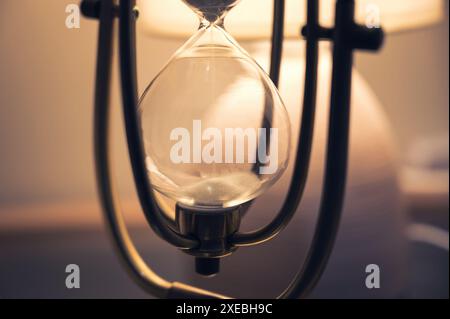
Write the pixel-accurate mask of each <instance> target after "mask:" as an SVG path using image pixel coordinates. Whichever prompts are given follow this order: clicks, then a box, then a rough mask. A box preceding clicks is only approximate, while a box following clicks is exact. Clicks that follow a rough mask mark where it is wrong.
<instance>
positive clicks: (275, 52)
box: [270, 0, 285, 87]
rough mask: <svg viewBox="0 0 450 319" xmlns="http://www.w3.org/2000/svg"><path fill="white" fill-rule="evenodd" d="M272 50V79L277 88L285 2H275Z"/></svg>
mask: <svg viewBox="0 0 450 319" xmlns="http://www.w3.org/2000/svg"><path fill="white" fill-rule="evenodd" d="M273 11H274V12H273V22H272V24H273V26H272V49H271V54H270V78H271V79H272V82H273V83H274V84H275V86H277V87H278V85H279V82H280V70H281V57H282V55H283V38H284V17H285V14H284V11H285V0H274V6H273Z"/></svg>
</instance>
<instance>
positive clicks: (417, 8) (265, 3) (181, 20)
mask: <svg viewBox="0 0 450 319" xmlns="http://www.w3.org/2000/svg"><path fill="white" fill-rule="evenodd" d="M335 2H336V0H320V6H321V9H320V20H321V23H322V25H324V26H332V25H333V20H334V6H335ZM138 4H139V8H140V10H141V19H140V25H141V26H142V27H143V28H144V30H146V31H147V32H149V33H150V34H152V35H153V36H162V37H175V38H180V37H188V36H190V35H192V34H193V32H194V31H195V30H196V29H197V27H198V20H197V19H196V18H195V16H194V13H193V12H192V10H191V9H189V8H188V7H187V6H186V5H185V4H184V3H183V1H181V0H164V1H161V0H140V1H139V2H138ZM444 8H445V4H444V0H356V20H357V21H358V22H359V23H361V24H368V23H377V22H380V23H381V24H382V25H383V27H384V28H385V30H386V31H387V32H396V31H403V30H409V29H414V28H420V27H424V26H428V25H430V24H433V23H436V22H438V21H440V20H442V18H443V16H444ZM272 12H273V0H242V1H241V2H240V3H239V4H238V5H237V6H236V7H235V8H234V9H233V10H232V11H231V12H230V13H229V15H228V17H227V19H226V27H227V30H228V31H229V32H230V33H231V34H232V35H233V36H235V37H237V38H240V39H245V40H251V39H266V38H269V37H270V34H271V25H272ZM305 22H306V0H286V25H285V28H286V31H285V34H286V36H287V37H298V36H299V30H300V27H301V26H303V25H304V24H305Z"/></svg>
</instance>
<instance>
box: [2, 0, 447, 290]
mask: <svg viewBox="0 0 450 319" xmlns="http://www.w3.org/2000/svg"><path fill="white" fill-rule="evenodd" d="M143 1H146V0H143ZM148 1H149V3H151V4H150V7H149V8H147V7H146V5H148V3H147V4H146V5H143V6H142V8H143V11H142V19H140V22H139V23H140V27H139V32H138V73H139V84H140V92H142V90H143V89H144V88H145V86H146V85H147V83H149V82H150V81H151V80H152V79H153V77H154V76H155V75H156V74H157V72H158V71H159V70H160V69H161V68H162V66H163V65H164V64H165V63H166V62H167V60H168V59H169V58H170V56H171V55H172V54H173V53H174V52H175V51H176V50H177V49H178V48H179V47H180V46H181V45H182V44H183V43H184V42H185V41H186V40H187V38H188V36H186V35H185V34H184V33H185V32H186V33H190V32H187V31H186V28H184V27H183V32H179V33H177V32H173V27H174V26H173V23H174V22H173V20H174V19H175V20H176V19H177V17H178V16H177V14H178V12H176V11H169V12H167V13H166V12H161V11H162V9H160V8H158V11H152V10H151V9H152V5H153V6H154V8H155V6H156V7H158V4H161V3H162V1H159V0H148ZM173 1H175V0H172V2H173ZM246 1H251V0H243V1H242V4H244V3H245V2H246ZM264 1H265V2H266V3H265V4H264V5H267V3H269V6H268V7H269V8H270V3H271V1H269V0H264ZM291 1H292V2H293V1H295V0H291ZM141 2H142V1H141ZM168 2H170V1H168ZM177 2H180V1H177ZM261 2H262V1H261ZM300 2H301V1H300ZM369 2H370V1H369ZM373 2H375V3H376V2H379V1H373ZM381 2H383V1H381ZM400 2H401V3H403V7H404V8H408V1H399V3H400ZM425 2H426V1H425ZM431 2H432V1H431ZM431 2H430V3H431ZM73 3H76V2H75V1H71V0H60V1H54V0H41V1H39V4H37V2H36V1H32V0H22V1H20V2H19V1H13V0H2V1H1V2H0V61H1V62H0V154H1V166H0V298H77V297H88V298H94V297H97V298H116V297H121V298H133V297H142V298H146V297H148V296H147V295H145V294H144V293H143V292H141V290H140V289H139V288H138V287H137V286H135V285H134V284H133V282H132V281H131V280H130V279H129V278H128V277H127V274H126V273H125V272H124V271H123V269H122V268H121V267H120V264H119V262H118V259H117V258H116V256H115V254H114V251H113V249H112V245H111V244H110V242H109V239H108V236H107V233H106V231H105V228H104V226H103V221H102V215H101V208H100V206H99V203H98V200H97V194H96V183H95V171H94V162H93V141H92V136H93V127H92V125H93V95H94V91H93V89H94V76H95V74H94V71H95V63H96V61H95V56H96V48H97V26H98V23H97V22H96V21H92V20H86V19H82V20H81V25H80V28H79V29H68V28H67V27H66V25H65V21H66V18H67V16H68V13H66V7H67V5H69V4H73ZM180 3H181V2H180ZM436 3H438V6H437V7H435V8H432V9H430V10H434V11H433V12H437V14H435V15H434V16H433V18H432V19H430V21H429V22H427V23H423V24H421V25H420V27H411V28H409V27H408V28H403V27H395V28H393V29H392V32H390V33H389V34H388V35H387V38H386V44H385V47H384V48H383V50H382V51H381V52H379V53H377V54H366V53H357V54H356V59H355V83H354V87H353V95H352V99H353V109H354V111H353V115H352V117H353V118H352V135H351V156H350V172H349V183H348V189H347V197H346V204H345V209H344V217H343V220H342V227H341V229H340V232H339V235H338V242H337V244H336V249H335V251H334V253H333V255H332V258H331V261H330V264H329V266H328V268H327V270H326V273H325V275H324V277H323V279H322V280H321V282H320V284H319V286H318V288H317V289H316V291H315V292H314V294H313V297H316V298H448V154H449V149H448V144H449V141H448V117H449V114H448V112H449V91H448V87H449V74H448V70H449V64H448V59H449V51H448V38H449V34H448V30H449V25H448V7H449V3H448V1H437V2H436ZM180 5H181V6H182V4H180ZM403 7H402V5H400V8H403ZM382 8H383V7H382ZM436 8H437V9H436ZM238 9H239V8H238V7H237V8H236V13H235V17H233V19H232V20H231V19H230V22H229V24H230V32H231V33H232V34H233V35H236V36H237V38H238V39H240V38H241V40H242V41H241V44H242V46H243V47H244V48H246V49H247V50H248V51H249V52H250V53H251V54H252V55H253V56H254V57H255V59H256V60H257V61H258V62H259V63H260V64H261V65H262V66H263V67H265V68H266V69H267V66H268V54H269V52H270V46H269V41H268V39H267V36H266V35H265V34H258V35H255V36H254V37H253V38H252V37H251V36H249V35H248V34H245V32H243V34H242V35H240V34H239V28H241V30H243V29H242V28H244V27H239V25H237V24H238V22H235V21H236V19H237V18H236V17H238V16H239V14H238V11H237V10H238ZM326 9H327V8H326ZM328 9H329V8H328ZM146 10H149V11H146ZM180 10H181V9H180ZM186 10H187V13H183V14H190V13H189V10H188V9H186ZM242 10H244V9H242ZM329 10H332V9H329ZM436 10H437V11H436ZM406 11H407V10H406ZM155 12H157V13H158V14H157V15H158V16H160V17H164V15H165V14H167V15H168V18H167V21H166V22H165V23H167V28H164V24H163V23H162V22H161V23H159V21H158V25H159V26H160V28H155V26H154V25H152V24H149V23H146V21H152V20H151V19H152V18H154V15H155ZM180 12H181V11H180ZM259 12H261V16H264V12H265V11H264V10H262V11H259ZM289 12H291V13H292V12H293V11H292V10H290V11H289ZM327 12H328V11H327ZM146 14H150V18H149V19H150V20H146ZM180 14H181V13H180ZM407 14H412V13H407ZM270 15H271V13H270V11H269V12H267V20H268V22H267V25H269V22H270ZM406 17H408V15H406ZM191 18H192V20H189V21H190V22H191V23H193V24H194V25H195V22H196V20H195V16H194V15H193V14H192V15H191ZM410 19H413V18H410ZM407 20H408V19H407ZM252 21H253V20H252ZM394 21H396V20H394ZM244 22H245V21H244ZM297 22H298V21H296V20H294V21H292V23H293V24H294V25H295V23H297ZM289 23H291V21H289ZM381 23H382V24H383V11H381ZM161 25H162V27H161ZM233 25H234V27H233ZM175 27H176V26H175ZM290 27H291V25H289V27H288V28H287V32H291V30H292V29H291V28H290ZM298 27H300V24H298ZM180 28H181V27H180ZM297 29H298V28H297ZM297 29H295V28H294V30H297ZM175 30H176V28H175ZM189 30H192V33H193V32H194V31H195V27H194V28H193V29H189ZM288 38H289V39H288V40H287V41H286V45H285V52H284V55H285V58H284V63H285V64H284V66H283V70H282V80H281V88H280V90H281V95H282V97H283V98H284V100H285V102H286V106H287V109H288V111H289V113H290V115H291V118H292V122H293V129H294V131H295V132H297V129H298V122H299V120H298V119H299V116H300V111H301V101H302V100H301V97H302V86H303V77H304V74H303V70H304V42H303V41H302V40H295V39H293V36H292V34H289V35H288ZM329 53H330V50H329V47H328V45H327V44H323V45H322V46H321V54H322V58H321V62H320V72H319V74H320V80H319V101H318V104H319V105H318V108H319V109H318V119H317V135H316V138H315V141H314V152H313V165H312V168H311V174H310V178H309V182H308V188H307V192H306V195H305V200H304V202H303V203H302V205H301V207H300V209H299V211H298V214H297V216H296V217H295V219H294V221H293V222H292V223H291V224H290V225H289V227H288V228H287V229H286V231H285V232H283V233H282V234H281V235H280V236H279V237H277V238H276V239H275V240H273V241H271V242H270V243H268V244H264V245H262V246H258V247H255V248H243V249H240V250H239V251H238V252H237V253H236V254H235V255H233V256H231V257H228V258H227V259H226V261H225V263H224V266H223V273H221V274H220V275H219V276H218V277H216V278H214V279H213V280H210V281H206V280H204V279H202V278H199V277H198V276H196V275H195V274H194V271H193V261H192V260H191V259H190V258H189V256H185V255H184V254H182V253H181V252H179V251H176V249H174V248H172V247H170V246H169V245H168V244H166V243H164V242H163V241H161V240H160V239H158V238H156V236H154V235H153V234H152V233H151V231H150V229H149V228H148V226H147V224H146V222H145V220H144V218H143V216H142V213H141V212H140V209H139V206H138V204H137V200H136V198H135V195H134V187H133V183H132V179H131V172H130V169H129V163H128V159H127V149H126V144H125V140H124V133H123V125H122V118H121V115H120V106H121V105H120V90H119V86H118V77H117V75H118V74H117V63H116V65H115V74H114V77H113V96H112V104H113V108H114V109H115V114H114V127H115V131H114V139H115V142H114V147H115V157H116V163H115V165H116V172H117V178H118V180H119V186H120V191H121V194H122V197H123V207H124V210H125V214H126V219H127V221H128V224H129V226H130V229H131V231H132V233H133V238H135V240H136V242H137V244H138V246H139V248H140V250H141V252H142V253H143V255H144V256H145V258H146V260H147V261H148V262H149V263H150V264H151V265H152V266H153V267H155V269H156V270H157V271H160V272H161V273H162V274H163V275H165V276H167V277H168V278H170V279H171V280H177V281H189V282H194V283H197V284H199V285H201V286H203V287H208V288H211V289H214V290H216V291H221V292H224V293H228V294H233V295H236V296H238V297H245V296H247V297H249V296H253V297H261V298H268V297H271V296H273V295H275V294H277V293H279V292H280V291H281V290H282V289H283V287H285V286H286V285H287V283H288V282H289V279H290V278H291V277H292V276H293V275H294V273H295V271H296V269H297V267H298V266H299V265H300V264H301V263H302V261H303V258H304V256H305V253H306V250H307V247H308V244H309V241H310V238H311V235H312V232H313V227H314V224H315V217H316V213H317V209H318V207H317V205H318V201H319V196H320V187H321V179H322V169H323V153H324V138H325V133H326V116H327V106H328V102H329V99H328V94H329V83H330V70H331V69H330V68H331V64H330V56H329ZM290 169H292V163H291V165H290ZM290 172H291V171H290V170H289V171H288V173H287V175H286V176H285V177H284V178H283V179H282V180H280V181H279V182H278V184H277V185H276V186H275V187H274V188H273V189H272V190H271V191H270V192H269V193H267V194H265V195H264V196H262V197H261V198H260V199H258V201H257V203H256V204H255V206H254V207H253V208H252V211H251V212H250V213H249V215H248V216H247V218H246V220H245V221H244V227H245V228H248V229H250V228H254V227H257V226H258V225H262V224H263V223H264V222H267V221H268V220H269V219H270V217H271V216H273V215H274V214H275V212H276V210H277V209H278V208H279V206H280V205H281V203H282V200H283V198H284V195H285V194H286V189H287V185H288V182H289V173H290ZM68 264H78V265H79V266H80V268H81V288H80V289H75V290H68V289H67V288H66V287H65V277H66V275H67V274H66V273H65V267H66V265H68ZM369 264H377V265H379V266H380V269H381V278H382V285H381V288H380V289H376V290H368V289H367V288H366V287H365V284H364V282H365V276H366V275H367V274H366V273H365V267H366V265H369Z"/></svg>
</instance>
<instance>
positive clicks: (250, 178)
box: [82, 0, 382, 298]
mask: <svg viewBox="0 0 450 319" xmlns="http://www.w3.org/2000/svg"><path fill="white" fill-rule="evenodd" d="M183 1H184V3H186V4H187V5H188V6H189V7H190V8H192V9H193V11H194V12H195V13H196V14H197V15H198V17H199V19H200V27H199V29H198V31H197V32H196V33H195V34H194V35H193V36H192V37H191V38H190V39H189V40H188V41H187V43H186V44H185V45H183V47H182V48H180V49H179V50H178V51H177V52H176V53H175V54H174V56H173V57H172V58H171V59H170V61H169V62H168V63H167V65H166V66H165V67H164V68H163V69H162V70H161V71H160V72H159V74H158V75H157V76H156V78H155V79H154V80H153V81H152V82H151V83H150V84H149V85H148V86H147V88H146V89H145V91H144V93H143V95H142V97H141V98H140V99H138V97H137V80H136V57H135V50H136V48H135V32H136V31H135V21H136V18H137V16H138V14H137V13H138V11H137V10H136V8H135V1H133V0H120V1H119V2H118V5H116V1H113V0H103V1H99V0H85V1H83V3H82V11H83V13H84V14H85V15H86V16H89V17H93V18H97V19H99V20H100V34H99V48H98V65H97V80H96V99H95V153H96V154H95V155H96V164H97V166H96V167H97V179H98V182H99V190H100V197H101V201H102V204H103V208H104V212H105V217H106V221H107V224H108V226H109V229H110V230H111V233H112V237H113V240H114V243H115V245H116V247H117V249H118V253H119V256H121V258H122V259H123V261H124V263H125V265H126V266H127V269H128V270H129V271H130V274H131V275H132V277H133V278H134V279H135V280H136V281H137V283H139V284H140V285H141V286H142V287H143V288H144V289H146V290H147V291H148V292H150V293H151V294H153V295H155V296H158V297H168V298H226V297H225V296H222V295H219V294H216V293H212V292H209V291H204V290H201V289H198V288H195V287H191V286H189V285H185V284H180V283H172V282H168V281H166V280H165V279H163V278H161V277H160V276H158V275H157V274H156V273H154V272H153V271H152V269H151V268H150V267H148V266H147V264H146V263H145V262H144V261H143V260H142V258H141V257H140V255H139V253H138V251H137V250H136V248H135V246H134V244H133V242H132V241H131V239H130V236H129V234H128V231H127V229H126V227H125V223H124V221H123V217H122V216H121V214H120V209H119V204H118V200H117V195H116V194H115V192H114V185H113V179H112V173H111V164H110V159H109V153H110V150H109V143H108V136H109V103H108V102H109V99H108V97H109V93H110V92H109V91H110V85H109V83H110V77H111V64H112V48H113V25H114V20H115V19H116V18H118V20H119V39H120V41H119V46H120V68H121V86H122V98H123V112H124V119H125V128H126V134H127V141H128V148H129V156H130V160H131V166H132V169H133V175H134V179H135V184H136V189H137V192H138V195H139V200H140V203H141V206H142V208H143V212H144V214H145V216H146V218H147V221H148V222H149V225H150V226H151V227H152V229H153V230H154V231H155V232H156V233H157V234H158V235H159V236H160V237H161V238H163V239H164V240H166V241H167V242H168V243H170V244H172V245H174V246H176V247H178V248H180V249H181V250H183V251H184V252H186V253H188V254H190V255H192V256H194V257H195V260H196V270H197V272H198V273H200V274H202V275H206V276H210V275H215V274H217V273H218V272H219V264H220V260H221V258H223V257H225V256H228V255H230V254H232V253H233V252H234V251H235V250H236V249H237V248H238V247H243V246H251V245H256V244H260V243H263V242H265V241H267V240H270V239H271V238H273V237H274V236H276V235H277V234H278V233H279V232H281V231H282V230H283V229H284V227H285V226H286V225H287V224H288V223H289V221H290V220H291V218H292V217H293V215H294V213H295V211H296V209H297V207H298V204H299V202H300V200H301V197H302V194H303V190H304V187H305V183H306V178H307V172H308V167H309V159H310V153H311V144H312V135H313V129H314V125H313V123H314V114H315V112H314V111H315V96H316V81H317V59H318V48H317V43H318V41H319V40H329V41H332V42H333V44H334V56H333V83H332V94H331V106H330V126H329V136H328V150H327V163H326V168H325V179H324V186H323V188H324V189H323V196H322V201H321V206H320V212H319V218H318V223H317V227H316V232H315V236H314V238H313V241H312V244H311V248H310V251H309V253H308V258H307V260H306V262H305V264H304V265H303V267H302V268H301V269H300V271H299V272H298V273H297V275H296V276H295V278H294V279H293V280H292V282H291V284H290V285H289V287H288V288H287V289H286V290H285V291H284V292H283V293H282V294H280V296H279V298H297V297H305V296H307V295H308V293H309V292H310V291H311V290H312V289H313V288H314V287H315V285H316V284H317V282H318V280H319V278H320V276H321V274H322V272H323V270H324V268H325V266H326V263H327V260H328V257H329V255H330V253H331V251H332V248H333V243H334V240H335V237H336V233H337V229H338V224H339V218H340V213H341V209H342V202H343V197H344V189H345V178H346V166H347V153H348V133H349V132H348V130H349V114H350V88H351V65H352V55H353V50H354V49H366V50H376V49H378V48H379V47H380V46H381V43H382V31H381V30H380V29H368V28H365V27H363V26H359V25H357V24H356V23H355V22H354V10H355V9H354V1H353V0H337V5H336V21H335V26H334V28H333V29H326V28H323V27H321V26H320V25H319V22H318V20H319V19H318V12H319V10H318V1H317V0H309V1H308V8H307V12H308V21H307V26H306V27H305V28H304V29H303V35H304V36H305V37H306V39H307V67H306V81H305V96H304V102H303V104H304V106H303V115H302V120H301V129H300V138H299V144H298V146H297V153H296V154H295V156H296V165H295V169H294V173H293V176H292V181H291V185H290V189H289V191H288V194H287V198H286V201H285V203H284V204H283V206H282V209H281V211H280V212H279V213H278V214H277V215H276V216H275V218H274V219H273V220H272V221H271V222H270V223H269V224H268V225H266V226H264V227H262V228H261V229H257V230H255V231H252V232H248V233H243V232H240V230H239V228H240V220H241V218H242V216H243V214H244V213H245V211H246V210H247V209H248V208H249V207H250V204H251V202H252V200H254V199H255V198H257V197H258V196H259V195H261V194H262V193H263V192H265V191H266V190H267V189H268V188H269V187H270V186H271V185H273V184H274V183H275V182H276V181H277V180H278V179H279V177H280V176H281V175H282V174H283V172H284V171H285V168H286V165H287V162H288V159H289V155H290V149H291V148H292V147H291V145H290V144H291V142H290V140H291V139H290V130H291V127H290V124H289V118H288V115H287V113H286V110H285V108H284V105H283V102H282V100H281V98H280V96H279V94H278V91H277V88H276V87H275V85H274V83H273V82H272V81H271V79H270V78H269V76H268V75H267V74H266V73H265V72H264V71H263V70H262V69H261V68H260V67H259V66H258V64H257V63H256V62H255V61H254V60H253V59H252V58H251V57H250V56H249V55H248V53H247V52H246V51H245V50H244V49H242V48H241V47H240V46H239V45H238V44H237V42H236V41H235V40H234V39H233V38H232V36H231V35H229V34H228V33H227V32H226V30H225V22H224V21H225V17H226V15H227V13H228V12H229V11H230V10H232V9H233V7H234V6H236V5H238V3H239V0H183ZM274 3H275V10H274V36H273V50H272V55H273V56H272V62H274V63H273V65H274V66H275V69H276V68H279V62H280V61H279V60H280V54H279V53H280V48H281V43H282V42H281V41H282V36H281V34H282V30H283V27H282V25H283V17H284V15H283V12H284V1H282V0H275V1H274ZM162 14H164V13H162ZM274 73H275V74H276V73H277V72H274ZM155 193H159V194H160V195H162V196H165V197H167V198H170V199H172V200H173V201H175V203H176V208H175V213H176V214H175V218H172V217H170V216H169V214H167V212H165V211H164V209H163V206H162V205H160V200H159V199H157V198H156V196H155Z"/></svg>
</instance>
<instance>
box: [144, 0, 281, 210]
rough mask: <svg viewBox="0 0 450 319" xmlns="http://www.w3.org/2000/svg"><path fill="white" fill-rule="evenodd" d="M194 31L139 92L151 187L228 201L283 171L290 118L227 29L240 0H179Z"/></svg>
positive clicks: (176, 196) (191, 199)
mask: <svg viewBox="0 0 450 319" xmlns="http://www.w3.org/2000/svg"><path fill="white" fill-rule="evenodd" d="M184 1H185V3H187V4H188V5H189V6H190V7H191V8H193V10H194V11H195V12H196V13H197V15H198V16H199V18H200V20H201V25H200V28H199V30H198V31H197V33H196V34H195V35H193V36H192V37H191V39H189V40H188V42H187V43H186V44H185V45H184V46H183V47H181V48H180V49H179V50H178V51H177V52H176V53H175V55H174V56H173V57H172V58H171V60H170V61H169V62H168V64H167V65H166V66H165V67H164V68H163V69H162V71H161V72H160V73H159V74H158V75H157V76H156V78H155V79H154V80H153V81H152V82H151V83H150V84H149V86H148V87H147V88H146V90H145V92H144V94H143V96H142V97H141V99H140V104H139V111H140V116H141V125H142V137H143V140H144V146H145V152H146V164H147V169H148V173H149V178H150V182H151V184H152V186H153V187H154V189H155V190H157V191H158V192H160V193H162V194H164V195H166V196H168V197H169V198H172V199H173V200H175V201H176V202H178V203H182V204H184V205H188V206H194V207H232V206H237V205H240V204H243V203H245V202H248V201H250V200H252V199H254V198H256V197H257V196H258V195H260V194H261V193H263V192H264V191H265V190H267V189H268V188H269V187H270V186H271V185H273V184H274V183H275V182H276V181H277V180H278V179H279V177H280V176H281V175H282V174H283V172H284V170H285V168H286V165H287V162H288V159H289V151H290V122H289V118H288V115H287V112H286V109H285V107H284V105H283V102H282V100H281V98H280V96H279V94H278V91H277V89H276V87H275V86H274V84H273V83H272V82H271V80H270V79H269V77H268V76H267V74H266V73H265V72H264V71H263V70H262V69H261V67H260V66H259V65H258V64H257V63H256V62H255V61H254V60H253V59H252V58H251V57H250V56H249V55H248V54H247V53H246V52H245V50H244V49H242V48H241V47H240V46H239V45H238V44H237V43H236V41H235V40H234V39H233V38H232V37H231V36H230V35H229V34H228V33H227V32H226V31H225V29H224V27H223V19H224V16H225V15H226V13H227V12H228V11H229V10H230V9H231V8H232V7H233V6H235V5H236V4H237V2H239V1H238V0H234V1H232V0H184Z"/></svg>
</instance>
